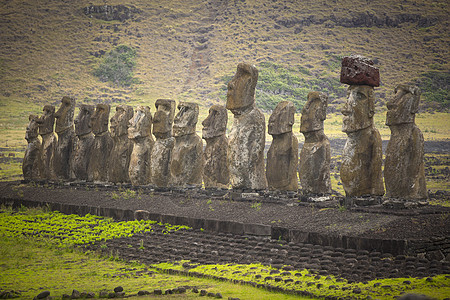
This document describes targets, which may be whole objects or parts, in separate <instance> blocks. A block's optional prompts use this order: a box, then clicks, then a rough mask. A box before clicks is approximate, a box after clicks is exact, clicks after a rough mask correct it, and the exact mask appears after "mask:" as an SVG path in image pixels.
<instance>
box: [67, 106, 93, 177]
mask: <svg viewBox="0 0 450 300" xmlns="http://www.w3.org/2000/svg"><path fill="white" fill-rule="evenodd" d="M94 111H95V107H94V105H87V104H82V105H81V106H80V111H79V113H78V116H77V117H76V118H75V121H74V123H75V134H76V135H77V140H76V144H75V151H74V155H73V161H72V166H73V173H74V175H75V178H76V179H78V180H88V166H89V161H90V158H91V149H92V145H93V144H94V134H93V133H92V129H91V117H92V116H93V115H94Z"/></svg>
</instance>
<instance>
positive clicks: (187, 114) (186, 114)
mask: <svg viewBox="0 0 450 300" xmlns="http://www.w3.org/2000/svg"><path fill="white" fill-rule="evenodd" d="M197 121H198V104H197V103H191V102H180V103H179V104H178V113H177V115H176V116H175V120H174V122H173V135H174V136H183V135H187V134H192V133H195V126H196V125H197Z"/></svg>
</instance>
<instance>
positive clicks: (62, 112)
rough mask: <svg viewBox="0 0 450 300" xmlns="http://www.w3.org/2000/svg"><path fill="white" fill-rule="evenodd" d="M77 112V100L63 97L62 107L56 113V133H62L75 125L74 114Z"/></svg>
mask: <svg viewBox="0 0 450 300" xmlns="http://www.w3.org/2000/svg"><path fill="white" fill-rule="evenodd" d="M74 111H75V99H73V98H70V97H63V98H62V100H61V106H60V107H59V109H58V111H57V112H56V113H55V118H56V128H55V131H56V132H57V133H58V132H62V131H64V130H66V129H67V128H69V127H70V126H72V125H73V113H74Z"/></svg>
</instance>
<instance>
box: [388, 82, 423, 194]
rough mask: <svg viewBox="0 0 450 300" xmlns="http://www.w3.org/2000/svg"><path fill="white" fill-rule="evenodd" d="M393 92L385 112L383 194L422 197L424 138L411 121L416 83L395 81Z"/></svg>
mask: <svg viewBox="0 0 450 300" xmlns="http://www.w3.org/2000/svg"><path fill="white" fill-rule="evenodd" d="M394 93H395V95H394V97H393V98H392V99H391V100H390V101H388V103H387V108H388V112H387V114H386V125H388V126H389V128H390V129H391V139H390V140H389V143H388V145H387V148H386V159H385V165H384V182H385V185H386V197H389V198H404V199H426V198H427V197H428V194H427V187H426V182H425V170H424V160H423V158H424V149H423V144H424V139H423V135H422V132H421V131H420V129H419V128H418V127H417V126H416V124H415V123H414V121H415V114H416V113H417V111H418V108H419V100H420V94H421V92H420V89H419V88H418V87H416V86H408V85H398V86H397V87H396V88H395V91H394Z"/></svg>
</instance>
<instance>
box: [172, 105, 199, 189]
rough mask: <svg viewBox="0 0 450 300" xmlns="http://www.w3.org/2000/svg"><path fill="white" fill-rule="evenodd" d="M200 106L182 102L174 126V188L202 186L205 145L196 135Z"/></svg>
mask: <svg viewBox="0 0 450 300" xmlns="http://www.w3.org/2000/svg"><path fill="white" fill-rule="evenodd" d="M198 112H199V108H198V104H196V103H190V102H180V103H179V104H178V113H177V115H176V116H175V120H174V124H173V135H174V136H175V145H174V148H173V153H172V161H171V164H170V170H171V173H172V185H173V186H186V185H195V186H201V185H202V171H203V143H202V139H201V138H200V137H199V136H198V135H197V134H196V133H195V127H196V125H197V121H198Z"/></svg>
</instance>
